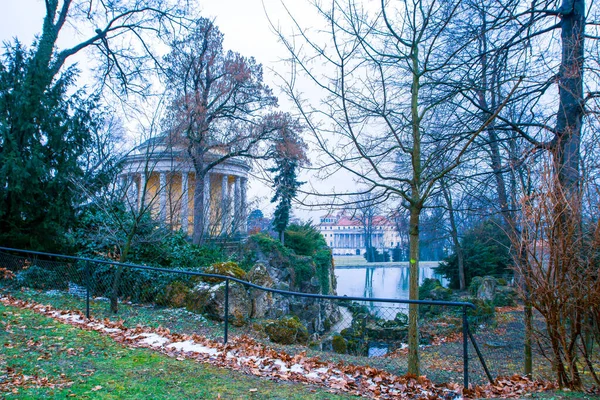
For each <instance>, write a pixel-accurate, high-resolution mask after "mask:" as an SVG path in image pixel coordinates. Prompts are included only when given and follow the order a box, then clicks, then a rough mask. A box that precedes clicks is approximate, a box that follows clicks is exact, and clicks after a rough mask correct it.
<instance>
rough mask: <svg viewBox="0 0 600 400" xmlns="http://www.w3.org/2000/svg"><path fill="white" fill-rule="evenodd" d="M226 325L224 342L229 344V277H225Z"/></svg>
mask: <svg viewBox="0 0 600 400" xmlns="http://www.w3.org/2000/svg"><path fill="white" fill-rule="evenodd" d="M224 319H225V327H224V328H223V343H225V344H227V330H228V328H229V279H225V318H224Z"/></svg>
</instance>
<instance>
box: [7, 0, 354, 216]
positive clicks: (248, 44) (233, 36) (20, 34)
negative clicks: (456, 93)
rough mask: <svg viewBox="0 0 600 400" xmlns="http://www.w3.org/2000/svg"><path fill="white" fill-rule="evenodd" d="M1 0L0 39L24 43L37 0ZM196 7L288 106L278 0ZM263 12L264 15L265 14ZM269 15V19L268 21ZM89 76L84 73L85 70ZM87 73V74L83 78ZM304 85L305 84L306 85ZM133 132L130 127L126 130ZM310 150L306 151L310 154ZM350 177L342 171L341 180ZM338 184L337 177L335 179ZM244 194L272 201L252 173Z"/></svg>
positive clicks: (299, 7) (303, 8) (285, 25)
mask: <svg viewBox="0 0 600 400" xmlns="http://www.w3.org/2000/svg"><path fill="white" fill-rule="evenodd" d="M0 2H1V3H2V6H1V9H2V13H0V41H2V42H3V43H4V42H7V41H10V40H12V39H13V38H15V37H17V38H19V40H20V41H21V42H22V43H24V44H26V45H29V44H31V42H32V40H33V38H34V35H36V34H38V33H39V31H40V29H41V23H42V19H43V16H44V1H43V0H0ZM286 6H287V7H288V9H289V10H290V11H291V12H292V13H293V15H294V18H298V19H299V20H300V21H303V22H304V23H305V24H307V25H306V26H309V24H310V22H311V21H315V20H316V19H315V16H316V14H315V11H314V9H313V8H312V6H311V5H309V4H308V3H307V2H305V1H298V0H293V1H287V2H286ZM198 7H199V9H200V12H201V14H202V15H203V16H204V17H208V18H214V20H215V23H216V25H217V26H218V27H219V28H220V30H221V31H222V32H223V34H224V48H225V49H231V50H234V51H237V52H239V53H241V54H242V55H244V56H248V57H249V56H252V57H254V58H255V59H256V60H257V61H258V62H260V63H262V64H263V67H264V78H265V81H266V83H267V84H269V86H271V88H273V90H274V92H275V93H276V94H277V95H278V97H279V99H280V101H279V103H280V109H281V110H282V111H293V106H292V105H291V102H290V101H289V100H287V99H286V98H285V96H283V95H282V93H281V91H280V90H279V89H278V86H279V85H280V84H281V80H280V78H278V77H277V74H284V75H285V74H286V73H287V71H288V67H286V66H285V63H283V62H282V60H283V59H285V58H286V57H288V53H287V50H286V49H285V47H284V46H283V44H281V43H279V41H278V38H277V36H276V35H275V33H274V32H273V31H272V27H271V23H273V24H275V25H277V26H279V27H280V28H282V29H283V30H284V31H288V32H289V31H290V20H289V16H288V15H287V12H286V11H285V9H284V8H283V6H282V3H281V1H280V0H219V1H210V0H207V1H199V2H198ZM267 15H268V17H269V18H267ZM269 19H270V21H271V23H270V22H269ZM73 36H74V35H64V37H61V38H60V40H59V46H61V44H62V46H61V47H64V46H67V45H69V44H70V43H69V41H71V43H72V42H73V40H74V38H73ZM77 57H78V58H77V59H76V61H77V62H78V64H79V66H80V68H81V69H83V70H84V71H82V79H86V73H85V68H84V67H82V66H85V65H86V58H85V57H86V56H85V55H81V56H79V55H78V56H77ZM88 76H89V75H88ZM87 79H89V78H87ZM307 90H308V91H310V89H307ZM130 134H133V135H135V132H133V133H131V132H130ZM312 156H314V154H312V155H311V157H312ZM301 180H303V181H306V182H307V184H306V186H305V187H309V186H314V187H317V188H321V189H322V190H327V189H329V188H330V187H331V186H332V185H334V184H333V183H327V182H320V181H317V179H316V178H314V177H313V176H311V175H309V174H308V173H304V174H303V175H302V176H301ZM345 180H348V182H347V183H348V184H351V179H350V178H349V177H346V178H344V179H343V180H342V186H343V183H344V182H343V181H345ZM335 184H337V185H338V186H339V185H340V180H339V179H337V180H336V183H335ZM249 197H250V198H253V197H256V198H258V199H260V208H261V209H262V210H263V212H264V213H265V214H266V215H270V214H271V212H272V211H273V205H271V204H270V202H269V200H270V198H271V197H272V191H271V189H270V188H269V187H268V186H265V185H264V184H261V183H260V182H258V181H257V180H256V179H252V180H251V181H250V189H249ZM294 214H295V216H297V217H299V218H301V219H303V220H308V219H313V220H314V221H316V222H318V217H319V216H320V215H323V214H324V211H323V210H308V209H302V208H299V207H295V209H294Z"/></svg>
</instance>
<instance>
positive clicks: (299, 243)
mask: <svg viewBox="0 0 600 400" xmlns="http://www.w3.org/2000/svg"><path fill="white" fill-rule="evenodd" d="M284 243H285V247H287V248H289V249H291V250H293V251H294V253H296V254H297V255H299V256H314V255H315V254H316V252H317V251H318V250H321V249H323V248H327V243H326V242H325V239H324V238H323V235H321V233H320V232H319V231H318V230H317V229H315V227H314V226H312V224H311V223H310V222H307V223H306V224H303V225H298V224H291V225H290V226H289V227H288V229H287V230H286V231H285V240H284Z"/></svg>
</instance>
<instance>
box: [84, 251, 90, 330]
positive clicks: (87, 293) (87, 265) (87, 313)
mask: <svg viewBox="0 0 600 400" xmlns="http://www.w3.org/2000/svg"><path fill="white" fill-rule="evenodd" d="M90 280H91V279H90V262H89V261H86V262H85V317H86V318H88V319H89V318H90V284H91V282H90Z"/></svg>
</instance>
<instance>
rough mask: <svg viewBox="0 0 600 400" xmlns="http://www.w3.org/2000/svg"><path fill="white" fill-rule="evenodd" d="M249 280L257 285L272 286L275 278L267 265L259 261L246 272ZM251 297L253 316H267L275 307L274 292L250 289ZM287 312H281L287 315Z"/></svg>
mask: <svg viewBox="0 0 600 400" xmlns="http://www.w3.org/2000/svg"><path fill="white" fill-rule="evenodd" d="M246 279H248V282H250V283H253V284H255V285H259V286H263V287H268V288H271V287H273V279H272V278H271V276H270V275H269V271H267V267H265V265H264V264H263V263H257V264H255V265H254V267H252V269H250V271H248V273H247V274H246ZM249 293H250V298H251V299H252V313H251V315H252V318H265V317H266V316H268V314H269V313H270V312H271V311H272V310H273V308H274V296H273V293H270V292H265V291H264V290H259V289H252V288H250V289H249ZM285 311H286V312H285V313H283V314H281V315H285V314H287V310H285Z"/></svg>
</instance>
